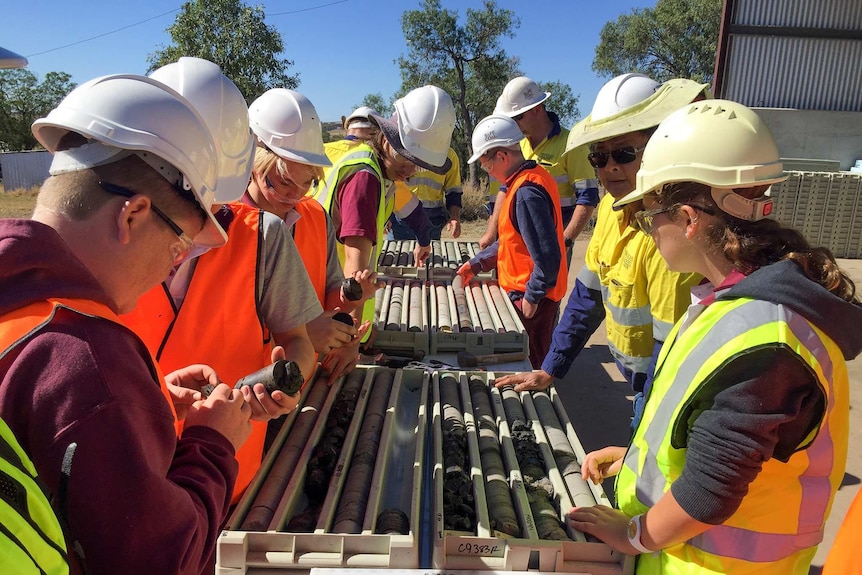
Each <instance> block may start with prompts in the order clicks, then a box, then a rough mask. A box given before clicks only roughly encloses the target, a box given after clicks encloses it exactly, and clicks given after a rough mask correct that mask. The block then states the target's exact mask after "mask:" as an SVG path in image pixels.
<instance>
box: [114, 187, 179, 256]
mask: <svg viewBox="0 0 862 575" xmlns="http://www.w3.org/2000/svg"><path fill="white" fill-rule="evenodd" d="M99 186H101V188H102V189H103V190H105V191H106V192H108V193H109V194H114V195H115V196H123V197H124V198H131V197H134V196H136V195H138V194H137V193H136V192H133V191H132V190H130V189H128V188H124V187H122V186H118V185H116V184H111V183H109V182H102V181H100V182H99ZM150 208H152V210H153V212H155V214H156V215H157V216H159V217H160V218H161V219H162V221H164V222H165V223H166V224H168V227H169V228H171V230H172V231H173V232H174V233H175V234H177V238H178V239H179V241H178V242H177V243H176V244H174V245H173V246H171V254H172V255H173V258H174V265H175V266H178V265H180V264H181V263H182V262H183V260H185V259H186V257H187V256H188V255H189V253H190V252H191V251H192V248H193V247H194V245H195V241H194V240H193V239H192V238H190V237H189V236H188V235H187V234H186V232H184V231H183V229H182V228H181V227H180V226H178V225H177V223H176V222H175V221H174V220H172V219H171V218H170V217H168V215H167V214H166V213H165V212H163V211H162V210H160V209H159V208H158V207H157V206H156V204H154V203H153V202H152V201H150Z"/></svg>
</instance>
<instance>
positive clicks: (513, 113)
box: [479, 76, 599, 265]
mask: <svg viewBox="0 0 862 575" xmlns="http://www.w3.org/2000/svg"><path fill="white" fill-rule="evenodd" d="M550 96H551V94H550V92H545V91H544V90H542V89H541V88H540V87H539V85H538V84H537V83H536V82H534V81H533V80H531V79H530V78H528V77H526V76H519V77H517V78H513V79H512V80H510V81H509V83H508V84H506V87H505V88H503V92H502V94H500V97H499V98H498V99H497V106H496V108H495V109H494V113H495V114H502V115H504V116H508V117H509V118H512V119H513V120H515V123H517V124H518V128H519V129H520V130H521V132H522V133H523V134H524V139H523V140H522V141H521V151H522V152H523V154H524V157H525V158H527V159H528V160H535V161H536V162H538V163H539V165H540V166H542V167H543V168H545V169H546V170H548V172H550V174H551V175H552V176H553V177H554V180H556V182H557V187H556V193H557V195H558V197H559V199H560V209H561V210H562V213H563V225H565V226H566V227H565V230H564V232H563V237H564V238H565V240H566V263H567V264H569V265H570V264H571V261H572V245H573V243H574V241H575V239H576V238H577V237H578V235H580V233H581V231H583V229H584V227H585V226H586V225H587V223H588V222H589V221H590V218H591V217H592V215H593V211H594V210H595V208H596V206H597V205H598V203H599V189H598V185H597V183H596V178H595V173H594V171H593V168H592V167H591V166H590V164H589V163H588V162H587V160H586V156H585V154H578V153H575V154H569V155H566V156H565V157H564V152H565V151H566V141H567V139H568V137H569V130H567V129H566V128H564V127H562V126H561V125H560V119H559V118H558V117H557V115H556V114H555V113H554V112H552V111H550V110H548V109H547V108H546V106H545V102H546V100H547V99H548V98H549V97H550ZM500 192H501V193H498V194H497V199H501V198H502V193H503V192H505V188H502V189H501V191H500ZM494 203H495V205H496V202H494ZM498 217H499V212H498V211H497V210H496V209H494V210H493V212H492V214H491V217H490V218H489V219H488V229H487V231H486V232H485V235H484V236H482V239H481V240H480V242H479V243H480V245H482V246H483V247H484V246H485V245H489V244H490V243H491V242H492V241H494V238H496V237H497V218H498Z"/></svg>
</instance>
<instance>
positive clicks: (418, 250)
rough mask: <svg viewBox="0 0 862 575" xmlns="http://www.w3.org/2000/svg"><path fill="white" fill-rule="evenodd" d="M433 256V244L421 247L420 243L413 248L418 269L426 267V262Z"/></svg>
mask: <svg viewBox="0 0 862 575" xmlns="http://www.w3.org/2000/svg"><path fill="white" fill-rule="evenodd" d="M430 255H431V244H428V245H427V246H420V245H419V242H417V243H416V247H415V248H413V261H414V262H416V267H420V268H421V267H425V260H427V259H428V256H430Z"/></svg>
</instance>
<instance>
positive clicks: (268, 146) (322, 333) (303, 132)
mask: <svg viewBox="0 0 862 575" xmlns="http://www.w3.org/2000/svg"><path fill="white" fill-rule="evenodd" d="M368 110H370V108H368ZM249 120H250V123H251V129H252V131H253V132H254V134H255V135H256V136H257V149H256V151H255V157H254V167H253V168H252V172H251V180H250V181H249V183H248V189H247V190H246V193H245V195H244V196H243V198H242V201H243V203H246V204H248V205H251V206H256V207H260V208H261V209H263V210H266V211H268V212H271V213H273V214H275V215H277V216H278V217H280V218H282V219H283V220H284V222H285V224H286V225H287V227H288V228H292V230H293V231H292V233H293V237H294V240H295V241H296V246H297V248H298V249H299V253H300V255H301V256H302V260H303V262H304V263H305V269H306V271H307V272H308V273H309V277H310V278H311V283H312V284H313V285H314V288H315V291H316V293H317V296H318V299H319V300H320V305H321V306H323V309H324V310H325V311H324V312H323V314H322V315H320V316H319V317H318V318H317V319H314V320H312V321H310V322H309V323H307V324H306V326H305V327H306V330H307V331H308V336H309V338H310V339H311V343H312V344H313V345H314V350H315V351H316V352H317V353H318V354H321V355H323V354H325V357H324V358H323V361H322V365H323V368H324V370H326V372H327V374H329V376H330V377H331V378H333V379H334V378H337V377H339V376H341V375H343V374H344V373H345V372H347V371H349V370H351V369H353V367H354V366H355V365H356V361H357V359H358V357H359V338H357V337H356V336H357V335H361V334H363V333H365V331H366V330H367V329H368V327H369V324H367V323H366V324H364V325H362V326H361V329H360V330H359V331H357V329H356V328H355V327H354V326H353V324H345V323H343V322H341V321H337V320H334V319H332V318H333V315H335V313H337V312H338V311H345V312H350V311H352V310H353V309H354V308H356V307H357V306H358V305H361V304H362V302H363V301H364V300H366V299H368V298H370V297H371V296H373V295H374V292H375V291H376V290H377V282H376V277H377V276H376V274H374V273H373V272H370V271H368V270H362V271H357V272H356V273H355V274H354V275H353V278H354V279H356V280H357V281H358V282H359V283H360V284H361V285H362V287H363V296H364V297H363V298H362V299H361V300H359V301H350V300H348V299H347V298H346V297H345V295H344V294H343V292H342V290H341V283H342V281H343V280H344V273H343V272H342V271H341V264H340V262H339V261H338V253H337V250H336V245H337V242H336V240H335V228H334V227H333V226H332V221H331V220H330V218H329V216H328V215H327V214H326V212H325V211H324V210H323V207H322V206H321V205H320V204H319V203H317V202H316V201H314V198H312V197H310V196H308V195H307V193H308V192H309V190H310V189H311V188H312V187H313V186H314V184H315V183H316V180H318V179H320V178H321V177H322V176H323V168H324V167H329V166H331V165H332V163H331V162H330V161H329V158H327V157H326V154H325V152H324V147H323V136H322V130H321V125H320V120H319V118H318V115H317V110H316V109H315V108H314V105H313V104H312V103H311V101H310V100H309V99H308V98H306V97H305V96H304V95H302V94H300V93H299V92H296V91H294V90H288V89H285V88H274V89H272V90H269V91H267V92H265V93H264V94H263V95H262V96H260V97H259V98H258V99H257V100H255V101H254V102H252V103H251V106H250V107H249Z"/></svg>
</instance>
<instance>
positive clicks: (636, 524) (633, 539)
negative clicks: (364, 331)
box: [626, 513, 652, 553]
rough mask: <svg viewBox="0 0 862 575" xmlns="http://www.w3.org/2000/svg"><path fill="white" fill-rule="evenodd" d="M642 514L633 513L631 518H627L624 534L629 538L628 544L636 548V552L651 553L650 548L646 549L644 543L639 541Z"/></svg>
mask: <svg viewBox="0 0 862 575" xmlns="http://www.w3.org/2000/svg"><path fill="white" fill-rule="evenodd" d="M643 516H644V514H643V513H642V514H640V515H635V516H634V517H632V518H631V519H629V526H628V529H627V530H626V534H627V535H628V538H629V545H631V546H632V547H634V548H635V549H637V550H638V553H652V549H647V548H646V547H644V544H643V543H641V532H642V529H641V518H642V517H643Z"/></svg>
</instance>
